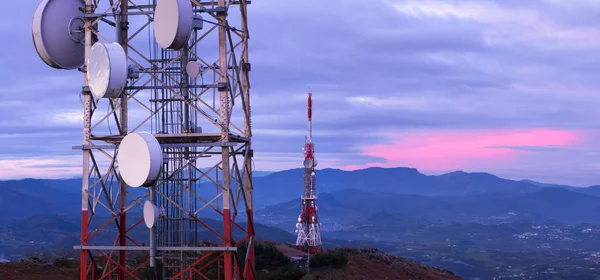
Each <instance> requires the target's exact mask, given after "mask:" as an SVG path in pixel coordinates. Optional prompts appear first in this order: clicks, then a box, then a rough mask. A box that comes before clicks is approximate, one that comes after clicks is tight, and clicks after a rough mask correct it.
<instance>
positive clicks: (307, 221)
mask: <svg viewBox="0 0 600 280" xmlns="http://www.w3.org/2000/svg"><path fill="white" fill-rule="evenodd" d="M316 166H317V161H316V160H315V145H314V143H313V140H312V93H310V92H309V93H308V136H307V137H306V142H305V144H304V194H303V195H302V212H301V213H300V216H298V223H297V224H296V229H297V230H296V232H297V233H298V238H297V239H296V248H297V249H299V250H303V251H308V252H310V254H316V253H317V252H322V251H323V247H322V244H321V230H320V229H321V224H320V223H319V216H318V215H317V205H316V199H317V195H316V189H315V167H316Z"/></svg>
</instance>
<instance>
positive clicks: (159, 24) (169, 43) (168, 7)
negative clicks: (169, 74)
mask: <svg viewBox="0 0 600 280" xmlns="http://www.w3.org/2000/svg"><path fill="white" fill-rule="evenodd" d="M193 27H194V10H193V8H192V2H191V1H190V0H159V1H158V4H156V8H155V9H154V37H155V38H156V42H158V45H159V46H160V47H161V48H163V49H175V50H177V49H181V48H182V47H183V46H185V44H186V43H187V41H188V39H189V37H190V33H191V32H192V28H193Z"/></svg>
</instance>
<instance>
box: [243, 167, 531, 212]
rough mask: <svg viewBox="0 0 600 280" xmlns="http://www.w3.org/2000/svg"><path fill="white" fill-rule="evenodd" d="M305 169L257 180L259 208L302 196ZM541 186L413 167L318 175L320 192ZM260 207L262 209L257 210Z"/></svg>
mask: <svg viewBox="0 0 600 280" xmlns="http://www.w3.org/2000/svg"><path fill="white" fill-rule="evenodd" d="M302 172H303V169H292V170H286V171H281V172H275V173H272V174H269V175H267V176H264V177H260V178H255V179H254V187H255V199H256V201H257V205H265V206H266V205H270V204H275V203H278V202H283V201H286V200H288V199H289V198H290V196H291V195H293V193H297V197H300V196H301V194H302V188H303V185H302V184H303V181H302V176H303V173H302ZM540 188H541V187H540V186H537V185H534V184H531V183H528V182H522V181H513V180H507V179H502V178H499V177H496V176H494V175H492V174H488V173H466V172H462V171H458V172H452V173H448V174H443V175H439V176H428V175H425V174H422V173H420V172H419V171H418V170H417V169H414V168H403V167H399V168H379V167H373V168H367V169H361V170H356V171H342V170H337V169H322V170H317V172H316V190H317V192H327V193H331V192H335V191H340V190H344V189H359V190H362V191H366V192H386V193H398V194H416V195H424V196H440V195H464V194H473V193H483V192H491V191H494V192H506V193H525V192H533V191H536V190H538V189H540ZM258 208H259V207H258Z"/></svg>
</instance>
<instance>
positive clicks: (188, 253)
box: [34, 0, 254, 280]
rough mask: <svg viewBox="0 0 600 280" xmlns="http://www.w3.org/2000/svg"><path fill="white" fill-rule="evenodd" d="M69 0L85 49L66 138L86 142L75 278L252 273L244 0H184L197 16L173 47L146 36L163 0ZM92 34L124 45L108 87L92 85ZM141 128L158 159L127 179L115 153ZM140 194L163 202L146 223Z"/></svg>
mask: <svg viewBox="0 0 600 280" xmlns="http://www.w3.org/2000/svg"><path fill="white" fill-rule="evenodd" d="M43 1H46V3H49V4H47V5H53V2H52V1H55V2H54V3H58V2H60V1H57V0H50V1H49V2H48V0H43ZM74 1H75V2H77V1H79V2H81V7H80V8H79V10H80V12H81V16H78V17H75V18H73V19H72V20H70V21H69V25H70V26H74V25H75V23H74V22H80V25H81V27H80V28H79V29H78V30H74V29H73V30H71V35H72V36H71V38H73V34H76V35H75V37H77V36H80V39H81V44H83V45H84V49H85V51H84V55H85V56H84V58H85V59H84V62H83V65H82V66H81V67H79V70H80V71H81V72H83V73H84V79H83V81H84V86H83V88H82V100H83V102H82V103H83V145H82V146H77V147H74V148H76V149H81V150H82V152H83V180H82V205H81V206H82V211H81V214H82V216H81V244H80V245H79V246H75V248H76V249H78V250H80V252H81V253H80V279H82V280H83V279H97V278H98V279H103V278H109V279H110V278H114V277H116V278H117V279H153V278H162V279H206V278H207V277H209V278H213V277H214V278H215V279H254V256H253V254H254V250H253V247H254V246H253V244H254V222H253V213H252V201H253V200H252V191H253V187H252V156H253V151H252V146H251V138H252V132H251V118H250V115H251V113H250V84H249V72H250V62H249V60H248V39H249V33H248V25H247V5H248V4H249V3H250V1H249V0H235V1H233V0H212V1H207V0H191V3H192V7H193V14H194V28H193V30H192V31H191V34H190V35H189V39H187V43H185V45H184V46H183V47H182V48H181V49H178V50H173V49H163V48H161V47H159V46H158V45H157V42H156V39H155V38H154V36H152V31H153V28H156V26H155V25H154V23H153V22H154V16H155V13H154V12H155V9H156V6H157V2H161V1H165V2H167V1H169V0H159V1H157V0H85V1H84V0H74ZM63 2H65V1H63ZM171 2H174V1H171ZM55 5H58V4H55ZM103 5H104V6H103ZM34 21H35V19H34ZM42 24H43V22H42ZM56 24H58V23H56ZM69 28H72V27H69ZM67 29H68V28H67V27H65V31H66V30H67ZM34 33H35V31H34ZM77 34H79V35H77ZM113 38H114V39H113ZM75 39H77V38H75ZM75 39H74V40H75ZM34 40H35V38H34ZM97 41H98V42H105V43H112V42H116V43H118V44H119V45H120V46H121V47H122V49H123V50H124V51H125V54H126V60H127V64H128V68H127V72H128V74H127V75H128V77H127V84H126V85H125V87H124V88H123V90H122V92H120V93H119V94H118V96H116V97H112V98H97V97H95V96H94V94H92V92H91V91H90V84H89V79H90V75H89V73H88V72H89V71H88V70H89V69H91V68H90V65H89V63H88V59H89V57H90V52H91V50H92V45H93V44H94V43H96V42H97ZM36 47H37V45H36ZM38 53H40V51H39V50H38ZM43 55H44V54H40V56H42V57H43ZM50 55H52V54H50ZM190 63H196V64H197V66H198V67H197V72H198V73H195V75H196V76H197V78H196V77H190V73H192V74H193V73H194V70H193V69H192V70H191V71H190V70H189V69H187V70H186V66H189V65H190ZM47 64H49V63H48V62H47ZM191 65H194V64H191ZM51 66H53V65H51ZM92 66H93V65H92ZM53 67H55V68H60V67H56V66H53ZM62 69H72V68H66V67H63V68H62ZM141 130H145V131H148V132H150V133H151V134H152V135H153V136H154V137H155V138H156V140H158V142H159V143H160V147H161V149H162V155H163V163H162V166H161V170H160V175H159V177H158V179H157V181H156V182H155V183H153V184H152V185H151V186H148V187H141V188H132V187H128V186H127V184H126V183H125V181H124V180H123V178H122V176H120V170H119V163H118V161H117V155H118V153H119V147H120V143H121V140H122V139H123V138H124V137H125V136H126V135H128V134H131V133H136V132H139V131H141ZM211 166H212V167H211ZM146 200H150V201H152V203H153V204H155V205H156V207H157V208H158V209H160V218H158V219H157V223H156V226H155V227H154V228H152V229H150V230H148V229H147V228H144V227H143V226H140V225H141V224H143V223H144V218H143V217H142V214H141V213H142V211H141V210H142V204H143V203H144V201H146ZM236 218H237V219H236ZM240 220H241V221H240ZM204 240H208V241H212V242H210V243H209V242H204ZM148 244H150V246H148ZM240 246H241V247H243V248H247V249H246V250H244V251H240V250H239V249H240V248H241V247H240ZM148 266H150V268H148ZM143 271H150V274H146V275H145V276H143V275H142V274H141V273H142V272H143ZM208 273H216V274H218V275H212V274H210V275H209V274H208ZM148 275H149V276H148Z"/></svg>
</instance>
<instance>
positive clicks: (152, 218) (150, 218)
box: [144, 200, 160, 228]
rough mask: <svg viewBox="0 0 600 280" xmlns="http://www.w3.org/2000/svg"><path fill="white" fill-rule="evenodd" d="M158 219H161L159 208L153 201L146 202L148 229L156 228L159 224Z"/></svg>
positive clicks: (145, 215)
mask: <svg viewBox="0 0 600 280" xmlns="http://www.w3.org/2000/svg"><path fill="white" fill-rule="evenodd" d="M158 217H160V213H159V211H158V207H156V205H154V203H152V201H150V200H146V202H144V223H146V227H148V228H153V227H155V226H156V224H157V223H158Z"/></svg>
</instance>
